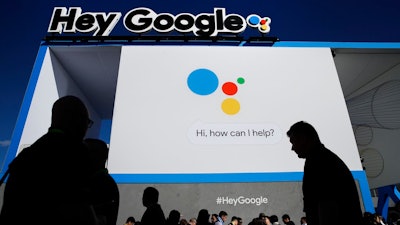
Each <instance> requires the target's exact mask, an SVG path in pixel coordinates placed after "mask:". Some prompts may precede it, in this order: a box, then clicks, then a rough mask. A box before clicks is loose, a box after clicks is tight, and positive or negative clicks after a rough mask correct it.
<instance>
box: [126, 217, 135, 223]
mask: <svg viewBox="0 0 400 225" xmlns="http://www.w3.org/2000/svg"><path fill="white" fill-rule="evenodd" d="M129 222H132V223H135V222H136V221H135V218H134V217H133V216H130V217H128V219H126V222H125V223H129Z"/></svg>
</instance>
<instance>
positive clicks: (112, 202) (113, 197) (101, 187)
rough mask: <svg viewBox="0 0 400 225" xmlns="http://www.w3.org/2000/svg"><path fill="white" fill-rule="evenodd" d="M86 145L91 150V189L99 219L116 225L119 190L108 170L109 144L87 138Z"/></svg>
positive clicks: (105, 224) (105, 223) (108, 224)
mask: <svg viewBox="0 0 400 225" xmlns="http://www.w3.org/2000/svg"><path fill="white" fill-rule="evenodd" d="M84 143H85V144H86V146H87V147H88V149H89V156H90V159H91V165H92V172H91V173H92V175H91V177H90V189H91V196H92V202H93V207H94V211H95V212H96V215H97V219H98V220H99V221H100V223H101V224H104V225H115V224H116V223H117V218H118V209H119V190H118V186H117V183H116V182H115V180H114V179H113V178H112V177H111V175H110V174H109V173H108V170H107V168H106V162H107V159H108V150H109V149H108V146H107V143H106V142H104V141H103V140H100V139H95V138H87V139H85V140H84Z"/></svg>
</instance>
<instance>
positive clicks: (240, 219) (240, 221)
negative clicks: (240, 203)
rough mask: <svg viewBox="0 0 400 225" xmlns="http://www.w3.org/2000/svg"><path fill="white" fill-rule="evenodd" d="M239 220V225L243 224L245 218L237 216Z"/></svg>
mask: <svg viewBox="0 0 400 225" xmlns="http://www.w3.org/2000/svg"><path fill="white" fill-rule="evenodd" d="M237 220H238V225H242V224H243V220H242V218H241V217H237Z"/></svg>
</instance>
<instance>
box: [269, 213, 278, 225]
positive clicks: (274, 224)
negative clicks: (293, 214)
mask: <svg viewBox="0 0 400 225" xmlns="http://www.w3.org/2000/svg"><path fill="white" fill-rule="evenodd" d="M269 221H270V222H271V224H272V225H279V219H278V216H277V215H271V216H269Z"/></svg>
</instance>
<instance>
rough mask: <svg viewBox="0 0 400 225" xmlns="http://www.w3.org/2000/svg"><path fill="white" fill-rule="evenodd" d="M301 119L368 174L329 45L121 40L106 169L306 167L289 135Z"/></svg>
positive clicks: (201, 170)
mask: <svg viewBox="0 0 400 225" xmlns="http://www.w3.org/2000/svg"><path fill="white" fill-rule="evenodd" d="M235 88H237V92H235ZM299 120H304V121H307V122H309V123H311V124H312V125H313V126H314V127H315V128H316V129H317V131H318V133H319V135H320V139H321V141H322V142H323V143H324V144H325V146H326V147H328V148H329V149H331V150H332V151H334V152H335V153H336V154H338V155H339V156H340V157H341V158H342V159H343V160H344V161H345V162H346V164H347V165H348V166H349V168H350V169H351V170H362V168H361V163H360V160H359V155H358V151H357V147H356V143H355V141H354V135H353V131H352V129H351V124H350V120H349V117H348V113H347V110H346V105H345V101H344V98H343V94H342V91H341V88H340V83H339V79H338V76H337V73H336V69H335V66H334V62H333V59H332V55H331V51H330V49H329V48H270V47H265V48H264V47H261V48H260V47H225V46H220V47H210V46H206V47H205V46H191V47H188V46H123V47H122V53H121V62H120V70H119V75H118V84H117V91H116V96H115V105H114V115H113V124H112V131H111V140H110V156H109V163H108V168H109V170H110V172H111V173H114V174H165V173H173V174H175V173H178V174H181V173H247V172H302V171H303V165H304V161H303V160H301V159H298V158H297V155H296V154H295V153H294V152H292V151H291V144H290V143H289V140H288V138H287V137H286V131H287V130H288V129H289V127H290V126H291V125H292V124H293V123H295V122H297V121H299Z"/></svg>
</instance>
